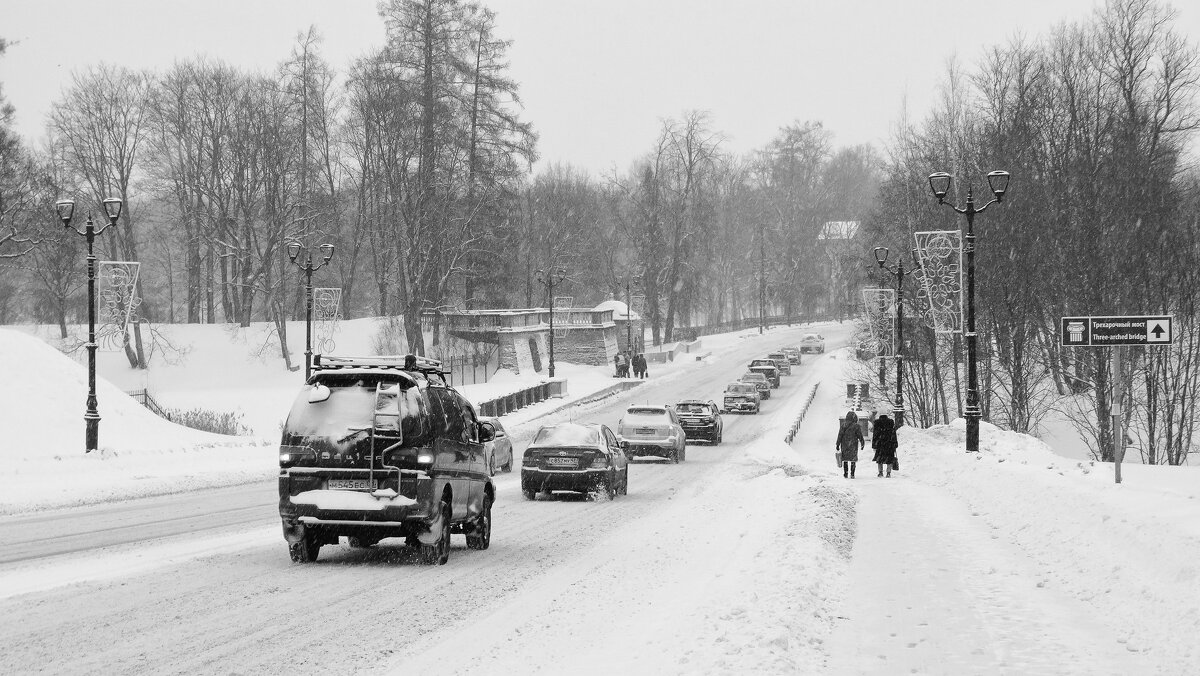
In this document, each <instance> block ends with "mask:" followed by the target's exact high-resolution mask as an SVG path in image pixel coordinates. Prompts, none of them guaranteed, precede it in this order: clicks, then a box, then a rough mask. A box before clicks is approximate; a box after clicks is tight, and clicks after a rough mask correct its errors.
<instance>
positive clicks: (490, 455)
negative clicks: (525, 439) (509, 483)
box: [479, 418, 513, 476]
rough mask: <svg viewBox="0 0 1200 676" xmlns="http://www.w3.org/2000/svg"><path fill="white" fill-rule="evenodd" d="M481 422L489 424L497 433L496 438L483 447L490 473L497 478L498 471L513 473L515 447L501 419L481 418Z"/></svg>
mask: <svg viewBox="0 0 1200 676" xmlns="http://www.w3.org/2000/svg"><path fill="white" fill-rule="evenodd" d="M479 420H480V422H485V423H488V424H489V425H491V426H492V428H493V429H494V430H495V431H496V436H495V438H493V439H492V440H491V441H489V442H487V443H485V444H484V445H483V447H484V449H485V452H486V453H487V459H488V471H489V472H491V474H492V476H496V470H497V469H498V470H500V471H501V472H511V471H512V468H513V445H512V439H510V438H509V437H508V431H507V430H505V429H504V425H502V424H500V419H499V418H480V419H479Z"/></svg>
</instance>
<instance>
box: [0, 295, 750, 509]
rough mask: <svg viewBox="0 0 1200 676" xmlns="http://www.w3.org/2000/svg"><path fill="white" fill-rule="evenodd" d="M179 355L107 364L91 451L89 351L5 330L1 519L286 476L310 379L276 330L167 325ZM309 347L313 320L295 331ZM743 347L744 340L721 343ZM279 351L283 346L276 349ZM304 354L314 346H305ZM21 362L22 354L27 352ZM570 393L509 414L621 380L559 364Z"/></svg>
mask: <svg viewBox="0 0 1200 676" xmlns="http://www.w3.org/2000/svg"><path fill="white" fill-rule="evenodd" d="M160 330H161V331H162V334H163V336H162V337H163V339H165V340H168V341H169V342H170V343H171V344H173V345H174V346H176V348H178V351H177V352H176V353H175V354H173V355H170V356H169V357H164V356H162V355H160V356H159V357H158V358H156V359H154V360H152V362H151V364H152V367H151V368H150V369H148V370H146V371H138V370H134V369H130V368H129V365H128V362H126V361H125V357H124V355H123V354H121V353H116V352H105V351H100V352H99V353H98V356H97V364H98V366H97V375H98V377H97V385H96V388H97V400H98V402H99V406H98V409H99V411H100V416H101V421H100V434H99V442H100V443H99V451H98V452H97V453H91V454H86V453H84V448H85V445H84V424H83V413H84V410H85V409H86V399H87V369H86V366H85V364H86V355H85V353H84V352H83V351H82V350H81V351H80V353H79V354H77V355H76V359H72V358H71V357H68V356H65V355H63V354H62V353H60V352H59V351H58V350H57V349H55V348H54V347H52V346H51V345H50V344H49V343H47V342H46V341H45V340H43V339H42V338H39V337H38V336H39V335H44V334H45V332H46V330H45V329H44V328H35V327H25V329H24V330H21V331H17V330H11V329H2V328H0V355H3V356H4V359H2V360H0V379H2V381H3V382H5V383H9V384H10V386H8V387H5V388H2V389H0V411H3V412H4V413H3V420H4V421H5V435H6V437H7V439H8V440H9V442H10V443H11V446H10V447H9V448H8V449H7V452H6V453H5V462H4V463H0V514H6V513H13V512H23V511H29V510H33V509H45V508H50V507H62V506H70V505H79V504H86V503H92V502H106V501H111V500H116V499H127V498H134V497H143V496H148V495H157V494H162V493H178V492H183V491H189V490H196V489H200V488H211V487H216V486H226V485H232V484H238V483H245V482H248V481H258V480H263V479H267V478H270V477H272V476H274V475H275V473H276V472H277V471H278V467H279V466H278V453H277V444H278V443H279V431H280V429H281V427H282V424H283V418H284V417H285V416H286V414H287V411H288V410H289V408H290V407H291V404H292V400H293V398H294V397H295V396H296V392H297V391H298V388H299V387H300V385H301V384H302V383H303V380H304V374H303V371H295V372H292V371H288V370H287V369H285V368H284V366H283V362H282V359H280V358H279V357H278V356H277V354H276V353H274V352H270V351H269V350H267V351H264V349H263V345H265V344H267V342H268V341H267V339H266V337H265V336H266V335H267V332H266V327H265V326H262V325H254V326H251V327H250V328H248V329H242V328H239V327H236V326H217V325H207V324H192V325H172V326H165V327H161V329H160ZM374 330H375V329H374V320H372V319H360V320H352V321H348V322H343V323H341V325H340V331H339V333H338V335H337V340H338V344H339V346H341V347H343V348H344V349H345V352H344V354H369V353H370V351H371V348H370V343H371V336H372V332H373V331H374ZM289 332H290V333H289V335H291V336H293V337H295V336H300V337H301V338H300V339H301V340H303V335H304V332H303V323H298V324H297V325H296V326H292V327H291V328H290V329H289ZM716 340H717V341H718V342H720V341H721V340H725V341H728V340H737V339H736V338H728V337H723V338H718V339H716ZM276 349H277V348H276ZM301 349H302V348H301ZM18 355H19V356H18ZM695 366H696V362H695V360H694V359H693V360H690V361H689V360H686V359H682V358H681V359H680V360H678V361H677V362H675V363H673V364H668V365H662V366H659V367H658V368H656V369H655V371H656V377H660V378H661V377H669V376H670V375H671V374H673V373H676V372H679V371H680V370H687V369H689V368H693V367H695ZM556 375H557V376H558V377H559V378H562V379H565V380H566V390H567V393H566V396H565V397H561V398H556V399H551V400H549V401H546V402H542V403H539V404H534V405H532V406H528V407H526V408H524V409H521V410H520V411H516V412H514V413H512V414H510V415H509V416H506V417H505V422H506V423H508V424H519V423H521V422H522V421H525V420H529V419H532V418H535V417H537V416H539V415H542V414H544V413H546V412H547V411H550V410H553V409H556V408H559V407H562V406H565V405H568V404H570V403H572V402H574V401H578V400H580V399H584V398H587V397H589V396H591V395H593V394H595V393H596V392H599V391H603V390H605V389H606V388H610V387H611V386H612V385H613V384H614V383H616V382H617V380H616V379H615V378H613V377H612V373H611V369H609V368H608V367H607V366H603V367H593V366H580V365H576V364H571V363H561V362H560V363H559V364H558V365H557V369H556ZM544 380H545V378H544V377H542V376H539V375H537V374H532V375H517V374H514V373H512V372H510V371H503V370H502V371H499V372H498V373H497V374H496V375H495V377H493V378H492V379H491V380H490V381H489V382H487V383H482V384H478V385H467V386H464V387H461V388H459V390H460V391H461V392H462V393H463V395H464V396H466V397H467V398H468V399H470V400H471V401H473V402H475V403H482V402H484V401H487V400H489V399H492V398H495V397H500V396H503V395H506V394H509V393H511V392H515V391H518V390H521V389H524V388H526V387H529V386H531V385H534V384H537V383H539V382H543V381H544ZM143 388H147V389H149V391H150V392H151V393H152V394H153V396H154V397H155V398H156V399H157V400H158V402H159V403H160V404H161V405H162V406H164V407H167V408H175V409H182V410H188V409H205V410H209V411H215V412H221V413H235V414H237V415H239V416H241V417H242V418H241V419H242V421H243V422H244V423H245V424H246V426H247V427H248V428H249V430H250V433H249V434H248V435H246V436H236V437H235V436H225V435H218V434H209V433H206V432H200V431H197V430H193V429H189V428H187V427H182V426H180V425H176V424H173V423H170V422H168V421H166V420H164V419H162V418H159V417H158V416H156V415H154V414H152V413H150V412H149V411H148V410H146V409H145V407H143V406H142V405H141V404H139V403H138V402H136V401H134V400H133V399H131V398H130V397H129V396H128V395H127V394H125V392H126V391H134V390H139V389H143Z"/></svg>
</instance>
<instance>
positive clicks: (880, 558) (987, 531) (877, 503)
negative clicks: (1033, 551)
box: [829, 447, 1138, 674]
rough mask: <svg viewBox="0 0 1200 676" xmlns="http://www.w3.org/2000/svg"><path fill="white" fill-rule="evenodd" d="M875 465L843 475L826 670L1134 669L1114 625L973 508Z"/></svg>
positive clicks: (1087, 671)
mask: <svg viewBox="0 0 1200 676" xmlns="http://www.w3.org/2000/svg"><path fill="white" fill-rule="evenodd" d="M866 452H867V453H868V454H869V452H870V448H869V447H868V449H867V451H866ZM902 457H903V454H902ZM868 458H869V456H868ZM875 470H876V465H874V464H873V463H870V462H867V463H860V467H859V477H858V478H857V479H855V480H854V482H853V483H854V485H855V487H856V489H857V490H858V493H859V495H860V502H859V504H858V538H857V540H856V542H855V546H854V552H853V555H852V559H851V563H850V570H849V572H848V575H847V576H846V579H847V580H848V589H847V592H846V599H845V601H844V604H843V606H842V607H841V608H840V609H839V610H838V612H837V615H838V616H839V620H838V625H837V628H836V629H835V631H834V634H833V636H832V637H831V640H830V644H829V648H830V655H831V658H830V670H829V671H830V673H839V674H979V673H986V674H1128V673H1137V671H1138V669H1137V667H1136V664H1135V663H1133V662H1132V661H1131V658H1130V654H1129V653H1128V652H1127V651H1126V650H1125V649H1124V648H1123V647H1122V646H1121V645H1120V644H1119V643H1118V641H1117V637H1115V636H1112V635H1109V633H1108V631H1107V630H1106V629H1105V628H1104V627H1102V626H1100V625H1099V624H1098V623H1096V622H1094V621H1093V620H1092V618H1091V616H1090V615H1089V609H1088V608H1086V607H1085V606H1084V605H1083V604H1081V603H1080V602H1078V601H1076V600H1074V599H1073V598H1070V597H1068V596H1066V595H1065V594H1062V593H1060V592H1058V591H1056V590H1053V589H1052V588H1047V587H1045V586H1044V584H1043V583H1042V581H1041V580H1042V578H1040V577H1039V576H1038V574H1037V572H1036V571H1035V570H1033V569H1032V568H1031V566H1030V565H1029V564H1028V563H1027V559H1026V557H1024V556H1023V555H1022V554H1021V553H1020V552H1019V551H1017V550H1015V549H1014V548H1013V547H1011V546H1010V545H1007V544H1005V543H1004V542H1003V541H1002V540H1000V539H998V536H997V535H996V534H994V533H992V532H991V531H992V530H993V528H992V527H988V526H987V525H986V524H985V522H984V521H983V520H981V519H979V518H977V517H978V514H972V513H970V512H969V511H968V510H967V508H966V507H965V506H964V505H962V504H961V503H960V502H958V501H957V500H955V499H954V498H952V497H949V496H947V495H946V494H945V493H943V492H942V491H941V490H939V489H937V488H933V487H930V486H925V485H922V484H919V483H916V482H914V481H913V480H912V479H911V478H906V477H905V476H904V475H903V474H901V475H899V476H897V475H893V477H892V478H891V479H886V478H878V477H876V476H875Z"/></svg>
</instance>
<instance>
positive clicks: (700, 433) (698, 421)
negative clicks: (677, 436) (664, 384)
mask: <svg viewBox="0 0 1200 676" xmlns="http://www.w3.org/2000/svg"><path fill="white" fill-rule="evenodd" d="M675 414H676V415H678V416H679V424H680V426H681V427H683V431H684V434H685V435H686V438H687V442H688V443H691V442H693V441H707V442H709V443H711V444H713V445H716V444H719V443H721V437H722V433H723V432H724V425H723V424H722V423H721V409H720V408H719V407H718V406H717V405H716V404H714V403H713V402H711V401H700V400H699V399H687V400H685V401H681V402H679V403H678V404H675Z"/></svg>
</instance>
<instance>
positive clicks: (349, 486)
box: [325, 479, 379, 491]
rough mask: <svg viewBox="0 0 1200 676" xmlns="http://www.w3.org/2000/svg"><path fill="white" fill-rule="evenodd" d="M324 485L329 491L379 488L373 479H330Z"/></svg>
mask: <svg viewBox="0 0 1200 676" xmlns="http://www.w3.org/2000/svg"><path fill="white" fill-rule="evenodd" d="M325 487H326V488H328V489H329V490H331V491H373V490H375V489H376V488H379V482H378V481H376V480H374V479H330V480H328V481H327V482H326V483H325Z"/></svg>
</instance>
